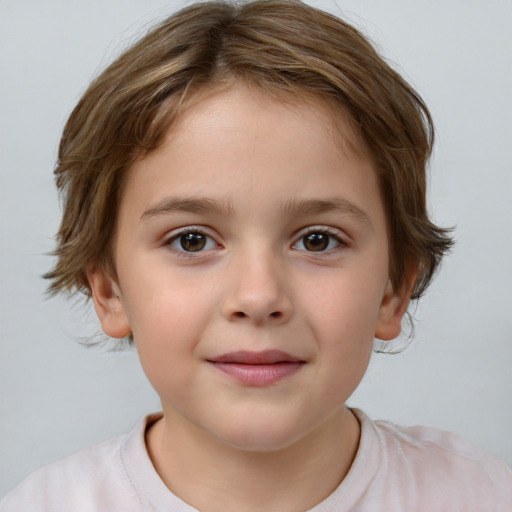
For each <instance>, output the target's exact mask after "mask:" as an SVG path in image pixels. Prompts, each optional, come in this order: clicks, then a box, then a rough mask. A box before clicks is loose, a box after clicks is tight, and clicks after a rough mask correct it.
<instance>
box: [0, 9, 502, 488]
mask: <svg viewBox="0 0 512 512" xmlns="http://www.w3.org/2000/svg"><path fill="white" fill-rule="evenodd" d="M311 3H312V4H313V5H317V6H319V7H322V8H325V9H327V10H329V11H332V12H334V13H336V14H338V15H341V14H342V13H343V15H344V16H346V17H347V18H348V19H349V20H352V21H353V22H355V23H356V24H357V25H358V26H359V27H360V28H362V29H363V31H364V32H365V33H366V34H368V35H369V36H370V37H371V38H372V39H373V40H374V41H375V42H376V44H377V45H378V46H379V47H380V49H381V50H382V52H383V53H384V55H385V56H386V57H387V58H388V59H389V60H390V61H391V62H392V63H393V64H394V65H395V67H397V68H398V69H399V70H401V71H402V72H404V74H405V76H406V78H408V79H409V80H410V81H411V82H412V83H413V84H414V85H415V86H416V87H417V88H418V89H419V91H420V92H421V94H422V95H423V96H424V98H425V99H426V101H427V103H428V105H429V106H430V108H431V110H432V113H433V115H434V119H435V121H436V125H437V130H438V139H437V147H436V152H435V158H434V160H433V163H432V171H431V196H430V201H429V203H430V205H431V209H432V211H433V212H434V219H435V220H436V221H437V222H438V223H440V224H442V225H446V226H448V225H457V231H456V238H457V246H456V248H455V250H454V251H453V253H452V254H451V255H450V256H449V257H448V258H447V259H446V261H445V263H444V266H443V269H442V271H441V273H440V274H439V276H438V278H437V280H436V281H435V283H434V285H433V286H432V287H431V289H430V291H429V293H428V294H427V296H426V297H425V299H424V300H423V301H422V302H421V304H420V305H419V306H418V308H417V309H416V310H415V311H414V316H415V317H416V319H417V326H416V333H415V339H414V341H413V343H412V344H411V345H410V346H409V348H408V349H407V350H406V351H405V352H403V353H401V354H400V355H396V356H376V357H375V358H374V361H373V363H372V365H371V368H370V370H369V372H368V374H367V376H366V377H365V380H364V381H363V383H362V384H361V386H360V388H359V389H358V391H357V392H356V394H355V395H354V396H353V398H352V399H351V401H350V403H351V404H352V405H356V406H358V407H361V408H363V409H365V410H366V411H367V412H368V413H369V414H370V415H371V416H373V417H376V418H381V417H384V418H387V419H391V420H393V421H396V422H399V423H404V424H418V423H419V424H427V425H434V426H438V427H441V428H444V429H448V430H453V431H455V432H458V433H459V434H462V435H464V436H466V437H467V438H469V439H470V440H471V441H473V442H474V443H476V444H479V445H481V446H482V447H484V448H486V449H487V450H489V451H491V452H494V453H496V454H497V455H499V456H500V457H502V458H503V459H505V461H506V462H508V464H512V441H511V436H510V434H511V432H512V407H511V392H512V371H511V363H512V334H511V333H512V307H511V306H512V301H511V298H510V290H511V289H512V271H511V268H510V265H511V262H512V198H511V192H512V151H511V146H512V129H511V126H512V104H511V103H512V100H511V94H512V65H511V62H512V59H511V50H512V1H510V0H487V1H485V2H484V1H482V0H428V1H427V0H421V1H414V2H411V1H410V0H390V1H386V2H382V1H380V0H359V1H358V0H338V1H337V2H335V1H334V0H323V1H321V0H318V1H314V2H313V1H312V2H311ZM182 5H183V2H181V1H175V2H172V1H164V0H145V1H144V2H142V1H140V0H138V1H135V0H89V1H87V2H70V1H69V0H46V1H39V0H23V1H20V0H0V244H1V251H0V258H1V260H0V286H1V294H0V386H1V387H0V418H1V421H0V496H2V495H3V494H5V493H6V492H7V490H8V489H10V488H11V487H12V486H14V485H15V484H16V483H17V482H19V481H20V480H21V479H22V478H23V477H24V476H25V475H26V474H27V473H28V472H30V471H31V470H33V469H35V468H36V467H38V466H41V465H43V464H46V463H48V462H50V461H53V460H55V459H57V458H59V457H61V456H64V455H66V454H69V453H71V452H73V451H76V450H78V449H80V448H82V447H84V446H87V445H89V444H92V443H95V442H98V441H101V440H103V439H106V438H108V437H111V436H114V435H118V434H120V433H123V432H125V431H127V430H128V429H129V428H131V427H132V425H133V424H134V423H135V422H136V420H137V419H138V418H139V417H140V416H141V415H143V414H145V413H147V412H151V411H154V410H157V409H158V407H159V405H158V399H157V397H156V395H155V394H154V392H153V391H152V389H151V388H150V386H149V385H148V384H147V383H146V381H145V378H144V376H143V374H142V371H141V370H140V369H139V366H138V363H137V359H136V355H135V354H134V353H133V352H122V353H108V352H105V351H101V350H97V349H86V348H84V347H82V346H81V345H80V344H79V343H77V341H80V340H81V339H83V338H86V337H87V336H90V335H91V334H93V333H95V332H96V331H97V330H98V329H99V327H98V324H97V323H96V320H95V318H94V316H93V315H92V314H91V313H90V312H89V313H85V314H84V306H83V304H80V303H78V304H75V305H73V304H69V303H67V302H66V301H65V300H63V299H52V300H45V298H44V288H45V283H44V282H43V280H42V279H40V277H39V276H40V275H41V274H42V273H44V272H45V271H46V270H48V268H49V267H50V266H51V259H50V258H49V257H48V256H45V255H44V254H45V253H46V252H48V251H50V250H51V249H52V247H53V243H52V237H53V235H54V233H55V231H56V229H57V225H58V221H59V206H58V198H57V195H56V192H55V191H54V187H53V178H52V172H51V171H52V168H53V164H54V160H55V156H56V150H57V144H58V140H59V135H60V132H61V130H62V128H63V124H64V122H65V120H66V118H67V116H68V115H69V113H70V111H71V109H72V107H73V106H74V104H75V103H76V101H77V100H78V98H79V96H80V94H81V93H82V92H83V91H84V88H85V87H86V85H87V84H88V82H89V81H90V80H91V79H92V78H93V76H94V75H95V74H97V73H98V72H99V71H100V70H101V69H102V68H103V67H104V66H105V65H106V64H107V63H108V62H109V61H110V60H111V58H112V56H114V55H117V54H118V53H119V52H120V51H121V50H122V49H123V48H124V47H126V45H127V44H128V43H129V42H131V41H133V40H134V38H135V37H136V35H137V34H140V33H141V31H143V30H145V29H146V28H147V27H149V26H150V25H151V24H152V23H153V22H154V21H156V20H158V19H161V18H162V17H163V16H165V15H166V14H169V13H171V12H172V11H174V10H176V9H177V8H178V7H180V6H182Z"/></svg>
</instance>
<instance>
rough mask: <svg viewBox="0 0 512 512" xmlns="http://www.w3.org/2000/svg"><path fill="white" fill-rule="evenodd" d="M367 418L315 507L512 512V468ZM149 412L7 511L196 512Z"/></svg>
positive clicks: (59, 467) (415, 430)
mask: <svg viewBox="0 0 512 512" xmlns="http://www.w3.org/2000/svg"><path fill="white" fill-rule="evenodd" d="M354 413H355V414H356V416H357V418H358V419H359V422H360V423H361V440H360V444H359V449H358V451H357V455H356V458H355V460H354V462H353V464H352V467H351V468H350V471H349V473H348V474H347V476H346V477H345V479H344V480H343V482H342V483H341V484H340V486H339V487H338V488H337V489H336V490H335V491H334V492H333V493H332V494H331V495H330V496H329V497H328V498H327V499H326V500H324V501H323V502H322V503H320V504H318V505H317V506H316V507H314V508H313V509H311V512H511V511H512V471H511V470H510V469H509V468H508V467H507V466H506V465H505V464H504V463H503V462H501V461H500V460H499V459H497V458H496V457H494V456H492V455H490V454H488V453H486V452H484V451H482V450H480V449H478V448H476V447H474V446H472V445H471V444H469V443H468V442H467V441H465V440H463V439H461V438H460V437H458V436H456V435H455V434H451V433H448V432H444V431H440V430H437V429H433V428H428V427H410V428H404V427H398V426H396V425H393V424H392V423H389V422H385V421H376V422H374V421H372V420H370V419H369V418H368V417H367V416H366V415H365V414H364V413H362V412H361V411H358V410H354ZM155 418H156V417H155V416H154V415H153V416H148V417H146V418H144V419H143V420H141V421H140V422H139V423H138V425H137V426H136V427H135V428H134V429H133V430H132V432H131V433H129V434H127V435H125V436H122V437H119V438H116V439H113V440H110V441H106V442H104V443H101V444H99V445H96V446H93V447H91V448H87V449H85V450H83V451H81V452H78V453H77V454H75V455H72V456H70V457H67V458H65V459H63V460H61V461H58V462H55V463H54V464H51V465H49V466H46V467H44V468H42V469H40V470H38V471H36V472H35V473H33V474H32V475H30V476H29V477H28V478H27V479H26V480H25V481H24V482H22V483H21V484H20V485H19V486H18V487H17V488H16V489H14V490H13V491H11V492H10V493H9V494H8V495H7V496H6V497H5V498H4V499H3V500H2V501H1V502H0V511H1V512H149V511H162V512H164V511H165V512H194V511H196V509H195V508H193V507H192V506H191V505H188V504H186V503H185V502H183V501H182V500H181V499H180V498H178V497H177V496H175V495H174V494H173V493H172V492H171V491H170V490H169V489H168V488H167V487H166V486H165V484H164V483H163V482H162V480H161V479H160V477H159V476H158V474H157V472H156V471H155V469H154V467H153V465H152V463H151V460H150V458H149V456H148V453H147V450H146V445H145V441H144V434H145V430H146V426H147V425H148V423H150V422H152V421H154V420H155Z"/></svg>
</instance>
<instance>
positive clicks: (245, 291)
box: [223, 254, 293, 325]
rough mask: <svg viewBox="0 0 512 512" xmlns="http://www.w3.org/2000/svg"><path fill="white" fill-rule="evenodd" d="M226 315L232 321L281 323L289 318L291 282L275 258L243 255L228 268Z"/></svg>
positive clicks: (224, 306)
mask: <svg viewBox="0 0 512 512" xmlns="http://www.w3.org/2000/svg"><path fill="white" fill-rule="evenodd" d="M228 281H229V286H228V287H227V293H226V296H225V298H224V304H223V314H224V317H225V318H226V319H227V320H229V321H231V322H246V323H253V324H255V325H263V324H267V323H269V324H273V325H279V324H283V323H286V322H288V321H289V319H290V318H291V316H292V314H293V306H292V301H291V297H290V293H289V283H287V282H286V281H287V279H286V276H285V272H284V271H283V268H282V265H280V264H279V262H278V261H276V258H272V257H269V256H262V255H261V254H260V255H255V254H252V255H250V256H243V255H241V256H240V258H239V261H238V262H237V263H236V264H235V265H233V266H231V268H230V270H229V278H228Z"/></svg>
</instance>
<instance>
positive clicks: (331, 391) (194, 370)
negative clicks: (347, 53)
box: [89, 84, 408, 512]
mask: <svg viewBox="0 0 512 512" xmlns="http://www.w3.org/2000/svg"><path fill="white" fill-rule="evenodd" d="M330 112H331V111H330V110H329V108H328V107H327V106H326V105H324V104H323V103H321V102H320V101H318V102H308V103H306V102H301V103H300V104H299V103H297V104H293V103H283V102H278V101H276V100H274V99H271V98H269V97H268V96H266V95H265V94H264V93H261V92H257V91H255V90H253V89H250V88H248V87H247V86H244V85H242V84H236V85H235V86H233V87H230V88H229V89H227V90H224V91H221V92H218V93H216V94H214V95H209V96H205V97H203V98H198V99H197V101H196V102H195V103H194V104H193V105H191V106H190V107H189V108H188V109H187V110H185V112H184V113H182V114H181V116H180V117H179V119H178V120H177V121H176V122H175V123H174V124H173V125H172V127H171V128H170V130H169V133H168V134H167V137H166V140H165V142H164V144H163V145H162V147H160V148H159V149H158V150H156V151H154V152H152V153H150V154H149V155H147V156H146V157H145V158H143V159H142V160H139V161H138V162H136V163H135V164H134V165H133V166H132V167H131V169H129V171H128V175H127V178H126V183H125V188H124V192H123V197H122V201H121V205H120V210H119V216H118V223H117V233H116V237H115V243H114V249H115V250H114V260H115V265H116V271H117V281H114V280H113V279H111V278H110V277H109V276H108V275H106V274H104V273H103V272H101V271H100V270H91V272H90V273H89V280H90V283H91V287H92V291H93V299H94V303H95V307H96V311H97V313H98V316H99V318H100V320H101V323H102V327H103V330H104V331H105V333H106V334H108V335H110V336H113V337H124V336H126V335H128V334H129V333H130V332H132V333H133V336H134V339H135V344H136V347H137V350H138V353H139V357H140V360H141V364H142V367H143V368H144V371H145V372H146V375H147V377H148V379H149V380H150V382H151V384H152V385H153V387H154V388H155V390H156V391H157V393H158V394H159V396H160V399H161V402H162V409H163V418H162V419H161V420H159V421H158V422H157V423H156V424H154V425H153V426H152V427H151V429H150V430H149V432H148V433H147V446H148V451H149V454H150V456H151V458H152V461H153V463H154V465H155V468H156V469H157V471H158V473H159V474H160V476H161V478H162V479H163V481H164V482H165V483H166V484H167V486H168V487H169V488H170V489H171V490H172V491H173V492H174V493H176V494H177V495H178V496H180V497H181V498H182V499H183V500H184V501H186V502H188V503H190V504H192V505H193V506H195V507H197V508H198V509H200V510H208V511H216V510H219V511H220V510H223V511H226V510H236V511H252V510H279V511H280V512H286V511H288V510H289V511H292V510H293V511H297V510H306V509H308V508H311V507H313V506H314V505H316V504H317V503H319V502H320V501H322V500H323V499H324V498H326V497H327V496H328V495H329V494H330V493H331V492H332V491H333V490H334V489H335V488H336V487H337V486H338V485H339V483H340V482H341V481H342V480H343V478H344V476H345V475H346V474H347V472H348V470H349V468H350V465H351V463H352V461H353V459H354V457H355V454H356V451H357V446H358V442H359V425H358V422H357V420H356V419H355V417H354V416H353V414H352V413H351V412H350V411H349V410H347V409H346V408H345V406H344V404H345V402H346V400H347V399H348V398H349V396H350V395H351V394H352V392H353V391H354V390H355V388H356V387H357V385H358V384H359V382H360V381H361V379H362V377H363V375H364V373H365V370H366V368H367V365H368V363H369V360H370V356H371V351H372V344H373V339H374V336H375V337H378V338H381V339H385V340H388V339H392V338H394V337H396V336H397V335H398V334H399V333H400V324H401V319H402V316H403V314H404V312H405V310H406V307H407V303H408V293H407V291H404V292H403V293H395V292H394V291H393V290H392V287H391V285H390V280H389V275H388V268H389V260H388V239H387V229H386V218H385V212H384V206H383V203H382V199H381V195H380V192H379V188H378V183H377V178H376V174H375V172H374V169H373V164H372V160H371V157H370V155H369V152H368V150H367V148H365V147H364V145H363V144H362V143H361V141H360V140H358V137H357V136H356V135H355V134H354V133H353V132H352V130H351V128H350V123H348V122H346V123H343V137H344V140H345V142H346V144H343V145H342V147H341V146H340V143H339V132H336V128H335V126H334V122H333V120H332V118H331V114H330ZM337 125H339V120H338V121H337ZM336 133H337V137H336V136H335V134H336ZM205 198H208V201H206V202H205V200H204V199H205ZM185 199H186V200H185ZM184 200H185V201H184ZM201 201H202V202H201ZM212 201H214V202H215V205H216V207H215V208H214V209H212ZM312 201H316V203H314V204H313V203H312ZM319 201H322V203H319ZM198 202H199V203H198ZM312 204H313V206H312ZM300 205H302V208H301V207H300ZM315 205H316V208H315V207H314V206H315ZM319 205H321V206H322V207H321V208H320V207H319ZM333 205H334V206H333ZM197 230H200V231H201V232H202V234H199V235H197V234H195V235H194V234H193V235H192V236H193V237H196V240H198V239H199V241H200V242H201V243H202V242H204V243H205V246H204V248H203V249H202V250H199V251H196V252H190V251H189V252H187V251H186V250H185V249H184V244H183V238H180V236H181V235H183V233H184V232H188V233H191V232H192V233H194V232H195V233H197ZM312 233H316V234H313V240H314V241H317V242H318V241H319V240H320V239H321V240H323V241H325V243H326V246H325V247H324V246H323V245H322V243H323V242H322V243H319V244H318V245H317V246H316V247H317V248H318V247H319V248H320V250H311V247H312V245H311V244H308V241H307V239H306V238H304V237H305V235H308V234H309V235H311V234H312ZM198 237H199V238H198ZM322 237H323V238H322ZM185 245H186V244H185ZM187 247H188V248H189V246H187ZM199 247H200V245H199ZM268 349H278V350H281V351H284V352H286V353H288V354H290V355H292V356H294V357H296V358H297V359H299V360H300V361H301V365H300V369H299V370H298V371H296V372H295V373H293V374H292V375H290V376H288V377H286V378H283V379H281V380H279V381H278V382H275V383H273V384H271V385H266V386H251V385H246V384H243V383H240V382H239V381H237V380H236V379H234V378H232V377H231V376H229V375H226V374H225V373H223V372H221V371H219V369H218V368H216V367H215V366H214V365H212V363H211V362H210V361H211V360H212V359H214V358H215V357H217V356H219V355H220V354H225V353H229V352H233V351H238V350H247V351H262V350H268Z"/></svg>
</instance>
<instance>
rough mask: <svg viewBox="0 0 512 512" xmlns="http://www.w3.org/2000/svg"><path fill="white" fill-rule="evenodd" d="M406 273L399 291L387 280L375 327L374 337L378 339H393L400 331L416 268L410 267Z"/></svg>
mask: <svg viewBox="0 0 512 512" xmlns="http://www.w3.org/2000/svg"><path fill="white" fill-rule="evenodd" d="M408 274H409V275H408V279H407V284H406V286H404V289H403V290H402V291H401V292H397V291H395V290H393V285H392V284H391V280H388V283H387V285H386V290H385V292H384V297H383V299H382V303H381V306H380V311H379V317H378V320H377V327H376V329H375V337H376V338H378V339H380V340H384V341H390V340H393V339H395V338H397V337H398V336H399V335H400V333H401V331H402V318H403V317H404V315H405V313H406V311H407V308H408V306H409V302H410V299H411V293H412V289H413V287H414V283H415V280H416V269H411V270H410V271H409V272H408Z"/></svg>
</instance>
